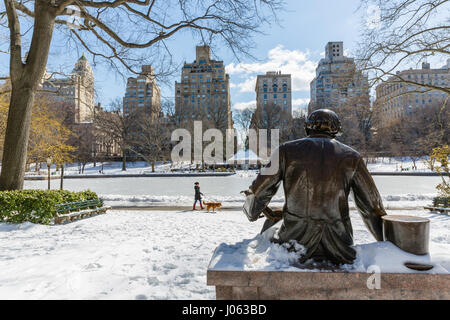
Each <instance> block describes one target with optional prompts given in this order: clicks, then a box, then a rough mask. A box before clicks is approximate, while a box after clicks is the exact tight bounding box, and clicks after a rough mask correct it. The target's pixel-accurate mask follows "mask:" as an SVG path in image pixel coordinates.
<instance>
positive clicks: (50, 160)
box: [47, 157, 52, 190]
mask: <svg viewBox="0 0 450 320" xmlns="http://www.w3.org/2000/svg"><path fill="white" fill-rule="evenodd" d="M51 165H52V157H48V158H47V168H48V169H47V173H48V190H50V167H51Z"/></svg>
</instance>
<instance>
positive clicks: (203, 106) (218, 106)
mask: <svg viewBox="0 0 450 320" xmlns="http://www.w3.org/2000/svg"><path fill="white" fill-rule="evenodd" d="M175 114H176V115H175V116H176V118H177V120H178V122H180V123H185V122H187V121H193V120H201V121H203V122H209V123H210V127H215V128H217V129H220V130H226V129H231V128H232V127H233V120H232V114H231V102H230V77H229V75H228V74H226V73H225V66H224V63H223V61H217V60H212V59H211V56H210V48H209V47H208V46H197V47H196V58H195V61H194V62H192V63H184V66H183V69H182V72H181V81H180V82H175Z"/></svg>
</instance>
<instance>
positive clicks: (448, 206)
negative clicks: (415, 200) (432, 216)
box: [424, 197, 450, 214]
mask: <svg viewBox="0 0 450 320" xmlns="http://www.w3.org/2000/svg"><path fill="white" fill-rule="evenodd" d="M424 208H425V209H428V210H430V211H437V212H440V213H443V214H448V213H449V212H450V198H448V197H436V198H434V199H433V205H432V206H427V207H424Z"/></svg>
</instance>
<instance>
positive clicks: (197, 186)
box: [192, 182, 203, 210]
mask: <svg viewBox="0 0 450 320" xmlns="http://www.w3.org/2000/svg"><path fill="white" fill-rule="evenodd" d="M194 191H195V201H194V207H193V208H192V210H195V205H196V204H197V201H198V202H200V208H201V209H202V210H203V206H202V196H203V193H201V192H200V183H198V182H196V183H195V184H194Z"/></svg>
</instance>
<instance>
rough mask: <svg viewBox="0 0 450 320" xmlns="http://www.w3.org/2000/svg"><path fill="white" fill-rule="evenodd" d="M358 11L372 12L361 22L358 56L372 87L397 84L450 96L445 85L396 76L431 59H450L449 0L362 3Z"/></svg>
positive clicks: (372, 0)
mask: <svg viewBox="0 0 450 320" xmlns="http://www.w3.org/2000/svg"><path fill="white" fill-rule="evenodd" d="M361 9H362V10H366V11H368V12H371V13H370V14H369V17H367V15H366V20H365V21H363V26H362V29H363V30H364V31H363V36H362V40H361V43H360V49H359V53H358V58H359V62H360V67H361V69H362V70H363V71H369V72H370V79H369V81H370V84H371V86H373V85H375V84H377V83H380V82H385V81H389V82H398V83H405V84H409V85H413V86H417V87H419V88H423V89H425V90H426V91H431V90H438V91H442V92H445V93H446V94H448V95H450V88H449V87H448V85H441V84H440V83H437V84H436V83H433V82H432V81H420V80H419V81H418V80H415V79H410V78H407V77H404V76H402V75H401V74H398V73H397V71H398V69H399V68H401V67H403V68H406V67H409V65H410V64H411V63H412V64H415V65H417V64H420V63H421V62H423V61H427V59H428V58H430V57H433V58H434V59H436V58H442V59H443V60H445V59H446V58H449V57H450V19H449V16H448V12H449V10H450V1H449V0H361Z"/></svg>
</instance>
